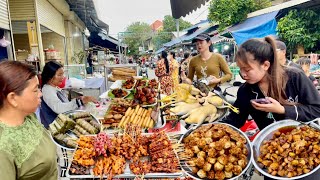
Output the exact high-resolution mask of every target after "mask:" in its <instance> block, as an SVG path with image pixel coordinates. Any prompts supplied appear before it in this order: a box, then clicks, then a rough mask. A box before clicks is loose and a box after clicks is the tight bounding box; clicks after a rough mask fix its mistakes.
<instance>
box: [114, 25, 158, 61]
mask: <svg viewBox="0 0 320 180" xmlns="http://www.w3.org/2000/svg"><path fill="white" fill-rule="evenodd" d="M151 37H152V29H151V27H150V25H149V24H147V23H144V22H134V23H132V24H130V25H129V26H128V27H127V28H126V31H125V32H123V33H120V39H123V42H124V43H125V44H127V45H128V48H129V49H130V52H129V53H128V55H138V54H139V47H143V46H144V47H146V44H145V41H146V40H147V39H150V38H151Z"/></svg>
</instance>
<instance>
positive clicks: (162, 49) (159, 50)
mask: <svg viewBox="0 0 320 180" xmlns="http://www.w3.org/2000/svg"><path fill="white" fill-rule="evenodd" d="M165 50H166V48H164V47H163V48H160V49H158V50H157V51H156V52H155V53H154V54H160V53H161V52H162V51H165Z"/></svg>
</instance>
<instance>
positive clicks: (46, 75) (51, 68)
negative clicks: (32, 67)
mask: <svg viewBox="0 0 320 180" xmlns="http://www.w3.org/2000/svg"><path fill="white" fill-rule="evenodd" d="M62 67H63V66H62V65H61V64H60V63H58V62H56V61H49V62H47V63H46V65H44V68H43V71H42V73H41V79H42V87H43V86H44V85H45V84H47V83H48V82H49V81H50V80H51V79H52V78H53V77H54V75H55V74H56V72H57V71H58V69H60V68H62Z"/></svg>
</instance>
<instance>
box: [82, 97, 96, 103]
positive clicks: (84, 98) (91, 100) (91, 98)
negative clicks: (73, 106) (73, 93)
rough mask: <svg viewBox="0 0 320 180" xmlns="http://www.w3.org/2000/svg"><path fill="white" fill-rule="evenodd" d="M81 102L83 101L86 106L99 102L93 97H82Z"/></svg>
mask: <svg viewBox="0 0 320 180" xmlns="http://www.w3.org/2000/svg"><path fill="white" fill-rule="evenodd" d="M81 100H82V102H83V103H84V104H87V103H88V102H94V103H96V102H98V101H97V100H96V98H94V97H92V96H82V97H81Z"/></svg>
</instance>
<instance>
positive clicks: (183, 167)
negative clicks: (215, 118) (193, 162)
mask: <svg viewBox="0 0 320 180" xmlns="http://www.w3.org/2000/svg"><path fill="white" fill-rule="evenodd" d="M211 124H224V125H227V126H229V127H231V128H232V129H234V130H235V131H237V132H239V133H240V134H241V135H242V136H243V137H245V138H246V140H247V144H246V147H247V149H248V153H249V154H248V156H247V161H248V164H247V166H246V167H245V168H244V169H243V170H242V172H241V173H240V174H239V175H238V176H235V177H232V178H230V179H228V180H236V179H238V178H239V177H241V176H242V175H243V174H244V173H245V172H247V170H248V168H249V167H250V165H251V161H252V159H253V153H252V152H253V150H252V145H251V142H250V139H249V138H248V137H247V136H246V135H245V134H244V133H243V132H242V131H241V130H240V129H238V128H236V127H234V126H232V125H230V124H226V123H219V122H214V123H211ZM207 125H208V124H202V125H201V126H207ZM201 126H195V127H193V128H191V129H189V130H188V131H187V132H186V133H185V134H184V135H183V136H182V137H181V138H180V140H179V143H181V144H183V143H182V140H183V139H184V138H185V137H187V136H188V135H190V134H191V133H192V132H193V131H195V130H196V129H198V128H199V127H201ZM180 165H181V168H182V169H183V171H184V172H185V173H186V174H188V175H189V176H191V177H192V178H194V179H198V180H207V178H205V179H201V178H199V176H198V175H197V174H194V173H191V169H190V168H189V167H188V164H187V163H186V161H180ZM226 180H227V179H226Z"/></svg>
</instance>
